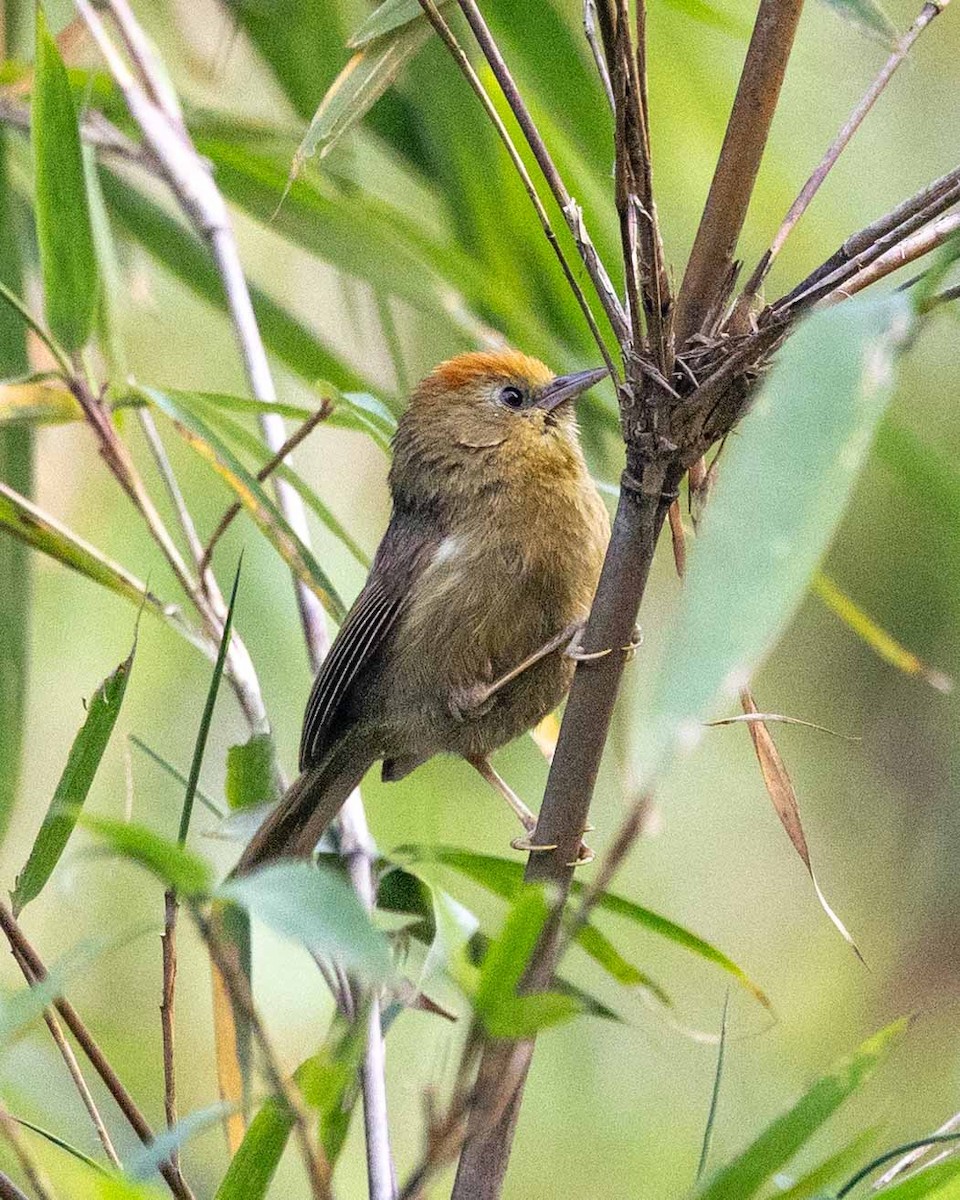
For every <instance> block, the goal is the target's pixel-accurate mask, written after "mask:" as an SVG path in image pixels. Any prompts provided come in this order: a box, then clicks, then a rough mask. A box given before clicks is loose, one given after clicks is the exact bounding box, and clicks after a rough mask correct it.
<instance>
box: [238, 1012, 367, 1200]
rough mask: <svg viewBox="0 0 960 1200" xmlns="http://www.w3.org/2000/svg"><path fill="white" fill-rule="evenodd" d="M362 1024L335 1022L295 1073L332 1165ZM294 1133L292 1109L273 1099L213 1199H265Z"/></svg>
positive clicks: (342, 1129)
mask: <svg viewBox="0 0 960 1200" xmlns="http://www.w3.org/2000/svg"><path fill="white" fill-rule="evenodd" d="M363 1028H364V1026H363V1022H362V1021H357V1022H355V1023H354V1024H353V1026H352V1027H347V1028H344V1026H343V1025H342V1024H341V1022H340V1021H334V1023H333V1025H332V1026H331V1029H330V1032H329V1033H328V1034H327V1037H326V1038H325V1040H324V1044H323V1045H322V1046H321V1048H320V1050H319V1051H318V1052H317V1053H316V1054H315V1055H314V1056H313V1057H312V1058H308V1059H307V1060H306V1062H304V1063H301V1065H300V1066H299V1067H298V1068H297V1070H296V1071H295V1072H294V1076H293V1078H294V1081H295V1082H296V1084H297V1086H298V1087H299V1088H300V1090H301V1092H302V1093H303V1098H304V1100H305V1101H306V1103H307V1104H308V1105H309V1106H310V1107H311V1108H313V1109H315V1110H317V1111H318V1112H319V1114H320V1139H321V1141H322V1143H323V1148H324V1151H325V1153H326V1156H327V1160H328V1162H330V1164H331V1165H333V1164H335V1163H336V1161H337V1158H338V1156H339V1154H340V1150H341V1149H342V1147H343V1140H344V1138H343V1135H344V1133H345V1119H346V1121H348V1120H349V1117H350V1111H351V1108H352V1103H353V1102H352V1099H351V1097H350V1091H351V1090H352V1085H353V1081H354V1080H355V1078H356V1071H357V1065H358V1063H359V1059H360V1055H361V1054H362V1051H363ZM292 1128H293V1116H292V1114H291V1112H290V1110H289V1109H288V1108H287V1107H286V1105H285V1104H283V1102H282V1101H281V1100H279V1099H278V1098H277V1097H276V1096H271V1097H270V1098H269V1099H268V1100H266V1101H265V1102H264V1103H263V1105H262V1106H261V1108H260V1111H259V1112H258V1113H257V1115H256V1116H255V1117H254V1119H253V1121H252V1122H251V1123H250V1127H249V1129H248V1130H247V1132H246V1134H245V1136H244V1139H243V1141H242V1142H241V1144H240V1147H239V1149H238V1150H237V1152H236V1154H234V1156H233V1158H232V1159H231V1161H230V1166H229V1167H228V1169H227V1173H226V1175H225V1176H224V1177H223V1181H222V1182H221V1184H220V1187H219V1188H218V1189H217V1194H216V1197H215V1200H263V1198H264V1197H265V1196H266V1195H267V1191H268V1189H269V1187H270V1183H271V1180H272V1179H273V1176H274V1174H275V1173H276V1170H277V1167H278V1166H279V1164H280V1159H281V1157H282V1156H283V1151H284V1148H285V1147H286V1144H287V1139H288V1138H289V1136H290V1131H291V1129H292Z"/></svg>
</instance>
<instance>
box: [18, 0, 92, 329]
mask: <svg viewBox="0 0 960 1200" xmlns="http://www.w3.org/2000/svg"><path fill="white" fill-rule="evenodd" d="M36 22H37V42H36V75H35V83H34V88H33V97H32V106H31V114H30V128H31V130H32V133H31V140H32V142H33V156H34V157H33V164H34V185H35V188H36V221H37V242H38V244H39V248H40V267H41V270H42V273H43V290H44V305H45V310H46V315H47V324H48V325H49V327H50V331H51V333H52V334H53V336H54V337H55V338H56V339H57V341H59V342H61V343H62V344H63V345H64V346H65V347H66V348H67V350H70V351H73V352H76V351H78V350H80V349H82V347H83V346H84V345H85V344H86V342H87V340H88V339H89V337H90V333H91V330H92V328H93V318H94V314H95V313H96V309H97V299H98V294H99V280H98V275H97V256H96V251H95V249H94V244H93V231H92V228H91V225H90V210H89V206H88V203H87V187H86V180H85V179H84V173H83V157H82V155H81V151H80V131H79V128H78V126H77V110H76V108H75V107H74V103H73V95H72V93H71V91H70V82H69V80H68V79H67V72H66V69H65V67H64V65H63V60H62V59H61V58H60V52H59V50H58V49H57V44H56V42H55V41H54V40H53V38H52V37H51V35H50V31H49V30H48V29H47V22H46V18H45V16H44V12H43V7H42V6H41V5H37V14H36Z"/></svg>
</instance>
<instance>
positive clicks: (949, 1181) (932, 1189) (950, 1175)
mask: <svg viewBox="0 0 960 1200" xmlns="http://www.w3.org/2000/svg"><path fill="white" fill-rule="evenodd" d="M878 1194H879V1195H881V1196H882V1197H883V1200H924V1198H925V1197H928V1198H929V1200H958V1197H960V1159H958V1158H950V1159H947V1161H946V1162H939V1163H934V1164H933V1165H932V1166H929V1167H924V1168H923V1170H921V1171H917V1172H915V1173H914V1174H913V1175H908V1176H907V1178H906V1179H901V1180H900V1181H899V1182H897V1183H894V1184H891V1185H890V1187H885V1188H884V1189H883V1191H882V1192H880V1193H878Z"/></svg>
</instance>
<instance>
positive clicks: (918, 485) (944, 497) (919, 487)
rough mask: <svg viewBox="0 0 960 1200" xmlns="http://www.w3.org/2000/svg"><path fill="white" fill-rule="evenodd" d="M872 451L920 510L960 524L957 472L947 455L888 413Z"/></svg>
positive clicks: (950, 523)
mask: <svg viewBox="0 0 960 1200" xmlns="http://www.w3.org/2000/svg"><path fill="white" fill-rule="evenodd" d="M874 453H875V454H876V456H877V458H878V459H879V460H880V461H881V462H882V463H883V465H884V466H885V467H887V468H888V469H889V470H890V472H891V473H892V474H893V476H894V478H895V479H896V481H897V482H898V483H899V484H900V486H901V487H902V488H903V490H904V491H905V492H906V493H907V495H908V496H909V497H910V498H911V499H912V500H913V501H914V502H915V503H916V504H917V505H918V507H919V508H920V510H921V511H922V512H925V513H926V512H929V513H931V514H932V515H933V516H935V517H937V518H938V519H939V520H941V521H943V522H944V523H945V524H946V525H949V526H950V527H951V528H954V527H955V526H956V525H957V524H960V473H958V472H957V468H956V466H955V465H954V463H953V461H952V460H951V459H950V458H948V457H947V455H945V454H943V453H942V452H941V451H939V450H938V449H937V448H936V447H935V446H932V445H929V444H928V443H927V442H924V441H922V440H921V439H920V438H919V437H917V435H916V434H915V433H914V432H913V431H912V430H910V429H907V428H906V427H905V426H903V425H900V424H898V423H897V422H895V421H893V420H892V419H891V418H890V417H886V418H885V419H884V420H883V421H881V422H880V428H879V429H878V430H877V440H876V443H875V445H874Z"/></svg>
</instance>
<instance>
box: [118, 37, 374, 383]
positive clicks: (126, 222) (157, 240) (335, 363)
mask: <svg viewBox="0 0 960 1200" xmlns="http://www.w3.org/2000/svg"><path fill="white" fill-rule="evenodd" d="M271 19H273V18H271ZM100 184H101V187H102V189H103V195H104V199H105V200H106V202H107V207H108V209H109V210H110V213H111V214H112V216H113V217H114V219H115V220H116V221H117V222H118V223H119V225H120V226H121V227H122V229H123V230H124V231H125V232H126V234H127V236H128V237H129V238H130V239H131V240H132V241H135V242H138V243H139V244H140V245H142V246H143V247H144V248H145V249H146V250H147V251H148V253H149V254H150V255H151V256H152V257H153V258H155V259H156V260H157V262H159V263H160V264H161V265H162V266H163V267H164V268H165V270H167V271H169V272H170V274H171V275H173V276H174V278H175V279H178V280H179V281H180V282H181V283H183V284H184V285H185V286H186V287H188V288H189V289H190V290H191V291H192V292H194V293H196V295H198V296H200V297H201V298H202V299H203V300H205V301H207V303H208V304H212V305H213V306H214V307H216V308H218V309H221V310H224V311H225V309H226V301H225V299H224V295H223V287H222V285H221V283H220V277H219V275H218V274H217V271H216V268H215V267H214V265H213V263H212V261H211V259H210V256H209V254H208V252H207V249H206V247H205V246H204V245H203V244H202V243H201V242H200V241H199V240H198V239H197V238H196V237H194V236H193V234H192V233H190V231H189V230H188V229H186V228H185V227H184V226H183V225H181V224H180V222H178V221H176V220H175V219H174V218H173V217H170V216H168V215H167V213H165V212H164V211H163V209H161V208H159V207H158V206H157V205H156V204H154V203H153V202H152V201H151V200H148V199H147V198H146V197H145V196H141V195H140V193H139V192H138V191H136V189H135V188H132V187H130V186H129V185H128V184H126V183H124V182H123V180H121V179H120V177H119V176H118V175H114V174H113V173H112V172H110V171H107V170H103V169H101V174H100ZM250 297H251V300H252V301H253V308H254V312H255V313H256V317H257V324H258V325H259V326H260V333H261V336H262V337H263V341H264V345H265V346H266V347H267V349H268V350H269V351H270V353H271V354H273V355H275V356H276V358H277V359H278V360H279V361H280V362H282V363H283V364H284V365H285V366H287V367H289V368H290V370H291V371H293V372H294V373H295V374H296V375H298V376H299V377H300V378H301V379H304V380H306V381H307V383H310V384H312V383H313V382H314V381H315V380H317V379H329V380H331V381H332V382H333V383H334V384H335V385H336V386H337V387H341V388H346V389H352V388H363V387H364V386H366V381H365V380H364V379H363V377H362V376H360V375H358V374H357V373H356V372H355V371H354V370H353V369H352V368H351V367H349V366H347V365H346V364H345V363H344V362H343V360H342V359H340V358H339V357H338V356H337V355H336V354H334V353H333V352H332V351H330V350H329V349H328V348H327V347H326V346H324V345H323V342H322V341H321V339H320V337H319V336H318V335H317V334H316V333H315V332H313V331H312V330H310V329H308V328H307V327H306V326H305V325H303V324H302V323H301V322H300V321H298V320H297V319H296V318H295V317H292V316H291V315H290V314H289V313H288V312H287V311H286V309H284V308H282V307H281V306H280V305H279V304H277V303H276V302H275V301H274V300H272V299H271V298H270V297H269V296H268V295H267V294H266V293H265V292H264V291H262V290H261V289H260V288H257V287H251V289H250Z"/></svg>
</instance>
